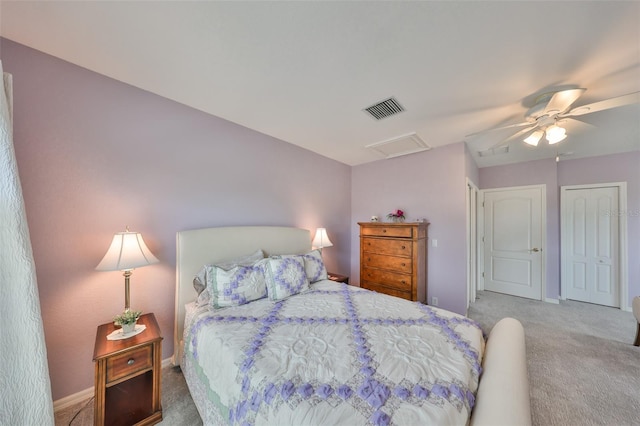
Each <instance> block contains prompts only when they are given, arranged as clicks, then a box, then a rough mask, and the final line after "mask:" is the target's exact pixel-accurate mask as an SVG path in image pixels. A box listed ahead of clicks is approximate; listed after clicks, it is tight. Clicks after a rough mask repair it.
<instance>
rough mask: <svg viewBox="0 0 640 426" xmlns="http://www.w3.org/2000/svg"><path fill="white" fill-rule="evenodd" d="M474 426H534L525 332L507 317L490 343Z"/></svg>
mask: <svg viewBox="0 0 640 426" xmlns="http://www.w3.org/2000/svg"><path fill="white" fill-rule="evenodd" d="M482 368H483V373H482V377H481V378H480V386H479V388H478V395H477V398H476V405H475V407H474V409H473V413H472V416H471V425H472V426H483V425H487V426H489V425H491V426H495V425H510V426H515V425H530V424H531V406H530V400H529V380H528V378H527V358H526V352H525V340H524V329H523V328H522V324H520V322H519V321H518V320H516V319H513V318H503V319H501V320H500V321H498V323H497V324H496V325H495V326H494V327H493V329H492V330H491V333H490V334H489V339H488V340H487V346H486V349H485V355H484V360H483V363H482Z"/></svg>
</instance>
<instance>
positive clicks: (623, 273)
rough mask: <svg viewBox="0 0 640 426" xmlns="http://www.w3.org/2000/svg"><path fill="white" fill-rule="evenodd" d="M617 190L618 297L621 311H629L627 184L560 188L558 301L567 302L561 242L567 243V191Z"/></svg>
mask: <svg viewBox="0 0 640 426" xmlns="http://www.w3.org/2000/svg"><path fill="white" fill-rule="evenodd" d="M611 187H617V188H618V211H617V212H616V213H617V215H618V257H619V259H618V276H619V277H620V278H619V288H618V297H619V303H620V308H619V309H621V310H623V311H631V307H630V306H628V303H629V297H628V295H629V275H628V269H629V258H628V253H627V214H626V213H627V182H611V183H597V184H587V185H565V186H561V187H560V299H561V300H567V285H568V284H567V267H566V263H567V261H568V260H567V259H568V257H569V255H568V253H567V252H566V251H567V247H566V245H565V244H563V241H567V238H568V235H567V226H568V217H567V214H568V212H567V209H566V204H567V199H566V197H567V191H570V190H575V189H591V188H593V189H596V188H611Z"/></svg>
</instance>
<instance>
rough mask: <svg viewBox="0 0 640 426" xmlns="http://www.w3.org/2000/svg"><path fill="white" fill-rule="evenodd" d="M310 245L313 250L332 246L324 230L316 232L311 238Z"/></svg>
mask: <svg viewBox="0 0 640 426" xmlns="http://www.w3.org/2000/svg"><path fill="white" fill-rule="evenodd" d="M311 245H312V246H313V247H315V248H323V247H331V246H333V243H332V242H331V240H330V239H329V236H328V235H327V230H326V229H325V228H318V229H317V230H316V236H315V237H314V238H313V241H312V242H311Z"/></svg>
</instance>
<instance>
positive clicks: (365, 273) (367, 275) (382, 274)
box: [360, 268, 412, 292]
mask: <svg viewBox="0 0 640 426" xmlns="http://www.w3.org/2000/svg"><path fill="white" fill-rule="evenodd" d="M360 279H361V280H363V281H364V280H366V281H368V282H370V283H378V284H382V285H384V286H385V287H392V288H397V289H398V290H402V291H409V292H410V291H411V283H412V280H411V275H408V274H398V273H396V272H389V271H383V270H380V269H373V268H362V276H361V277H360Z"/></svg>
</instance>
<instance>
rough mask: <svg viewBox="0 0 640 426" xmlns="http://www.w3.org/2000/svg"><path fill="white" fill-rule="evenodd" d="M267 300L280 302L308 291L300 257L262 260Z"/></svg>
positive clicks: (307, 282)
mask: <svg viewBox="0 0 640 426" xmlns="http://www.w3.org/2000/svg"><path fill="white" fill-rule="evenodd" d="M264 265H265V277H266V281H267V293H268V295H269V299H271V300H280V299H284V298H286V297H289V296H293V295H294V294H298V293H302V292H303V291H306V290H308V289H309V280H308V279H307V275H306V274H305V272H304V260H303V258H302V257H301V256H287V257H284V256H283V257H279V258H269V259H265V260H264Z"/></svg>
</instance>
